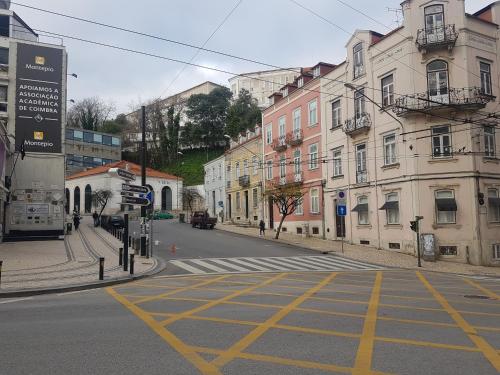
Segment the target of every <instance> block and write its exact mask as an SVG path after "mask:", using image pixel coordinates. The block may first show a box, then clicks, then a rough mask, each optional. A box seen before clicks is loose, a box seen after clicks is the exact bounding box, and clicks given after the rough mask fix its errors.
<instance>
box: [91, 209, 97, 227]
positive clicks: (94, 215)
mask: <svg viewBox="0 0 500 375" xmlns="http://www.w3.org/2000/svg"><path fill="white" fill-rule="evenodd" d="M92 218H93V219H94V227H97V226H98V225H99V214H98V213H97V211H94V213H93V214H92Z"/></svg>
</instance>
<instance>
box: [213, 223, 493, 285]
mask: <svg viewBox="0 0 500 375" xmlns="http://www.w3.org/2000/svg"><path fill="white" fill-rule="evenodd" d="M216 228H217V229H218V230H223V231H226V232H231V233H236V234H242V235H246V236H252V237H259V234H258V229H256V228H244V227H238V226H235V225H230V224H218V225H217V227H216ZM266 239H267V240H269V241H278V242H281V243H286V244H292V245H297V246H300V247H303V248H307V249H311V250H316V251H319V252H325V251H334V252H335V253H336V254H342V253H341V242H340V241H329V240H322V239H320V238H316V237H311V238H303V237H301V236H297V235H294V234H289V233H281V234H280V239H279V240H275V239H274V233H272V232H268V233H267V234H266ZM343 255H344V256H345V257H347V258H350V259H354V260H359V261H363V262H368V263H373V264H378V265H381V266H386V267H396V268H413V269H417V268H418V267H417V259H416V258H415V257H414V256H412V255H408V254H402V253H399V252H396V251H388V250H378V249H375V248H373V247H368V246H361V245H351V244H347V243H344V254H343ZM422 265H423V269H425V270H429V271H438V272H447V273H454V274H463V275H475V276H491V277H500V268H498V267H482V266H472V265H469V264H462V263H455V262H451V261H438V262H425V261H422Z"/></svg>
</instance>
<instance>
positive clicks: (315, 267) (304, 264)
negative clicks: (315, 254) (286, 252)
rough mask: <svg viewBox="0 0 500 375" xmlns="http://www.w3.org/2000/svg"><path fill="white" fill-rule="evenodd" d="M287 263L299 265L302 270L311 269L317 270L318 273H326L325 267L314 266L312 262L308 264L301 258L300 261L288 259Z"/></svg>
mask: <svg viewBox="0 0 500 375" xmlns="http://www.w3.org/2000/svg"><path fill="white" fill-rule="evenodd" d="M286 261H287V262H288V263H292V264H297V265H298V266H299V267H302V269H304V268H305V269H307V268H311V269H313V270H316V271H324V270H325V267H321V266H320V265H318V264H312V262H311V261H309V262H307V260H306V259H305V258H299V259H294V258H286Z"/></svg>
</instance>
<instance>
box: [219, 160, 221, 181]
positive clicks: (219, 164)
mask: <svg viewBox="0 0 500 375" xmlns="http://www.w3.org/2000/svg"><path fill="white" fill-rule="evenodd" d="M219 180H222V164H219Z"/></svg>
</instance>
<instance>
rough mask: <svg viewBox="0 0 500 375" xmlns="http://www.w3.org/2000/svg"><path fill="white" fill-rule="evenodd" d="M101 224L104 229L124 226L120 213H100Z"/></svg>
mask: <svg viewBox="0 0 500 375" xmlns="http://www.w3.org/2000/svg"><path fill="white" fill-rule="evenodd" d="M101 225H102V227H103V228H104V229H111V228H116V229H122V228H124V227H125V221H124V220H123V217H121V216H120V215H102V216H101Z"/></svg>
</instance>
